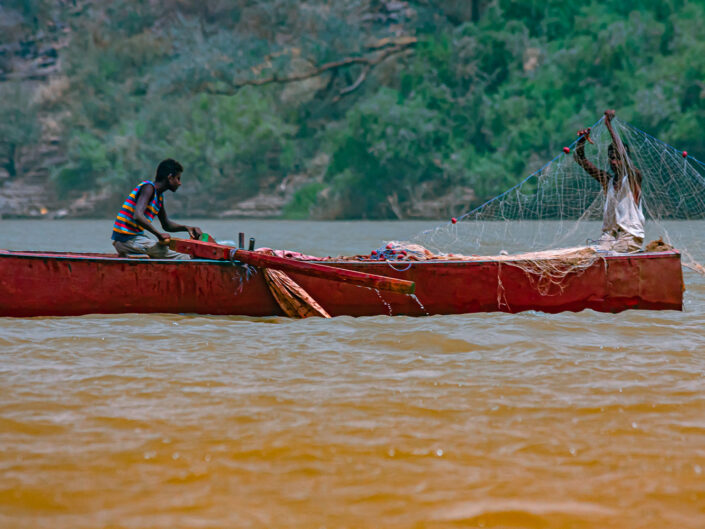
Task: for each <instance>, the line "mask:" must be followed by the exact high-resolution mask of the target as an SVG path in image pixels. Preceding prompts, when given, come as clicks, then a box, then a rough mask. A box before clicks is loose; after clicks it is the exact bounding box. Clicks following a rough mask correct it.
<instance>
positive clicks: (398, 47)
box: [198, 37, 417, 101]
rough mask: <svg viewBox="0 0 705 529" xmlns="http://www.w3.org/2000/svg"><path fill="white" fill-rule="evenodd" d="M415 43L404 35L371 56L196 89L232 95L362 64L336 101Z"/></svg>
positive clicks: (206, 85)
mask: <svg viewBox="0 0 705 529" xmlns="http://www.w3.org/2000/svg"><path fill="white" fill-rule="evenodd" d="M416 43H417V39H416V37H404V38H403V39H399V42H398V43H396V44H394V45H390V44H389V43H387V42H385V43H384V44H383V45H382V47H378V48H377V49H376V50H375V52H374V53H375V55H373V56H362V57H346V58H344V59H341V60H339V61H332V62H327V63H325V64H322V65H321V66H318V67H315V68H313V69H311V70H309V71H307V72H301V73H294V74H291V75H287V76H283V77H279V75H278V74H276V73H275V74H272V75H270V76H269V77H263V78H259V79H244V80H241V81H238V80H230V79H222V78H220V79H219V80H220V81H222V82H224V83H226V84H227V85H228V86H227V87H226V88H216V87H214V86H213V85H212V84H211V83H205V84H203V85H201V86H200V87H199V88H198V91H200V92H205V93H208V94H216V95H234V94H235V93H236V92H237V91H238V90H240V88H244V87H245V86H263V85H268V84H274V83H277V84H288V83H295V82H297V81H304V80H306V79H311V78H313V77H318V76H320V75H323V74H325V73H327V72H336V71H338V70H340V69H342V68H348V67H350V66H353V65H356V64H361V65H363V66H364V68H363V70H362V73H361V74H360V76H359V77H358V78H357V80H356V81H355V82H354V83H353V84H352V85H350V86H348V87H346V88H344V89H343V90H341V92H340V93H339V94H338V95H337V96H336V98H335V100H336V101H337V100H339V99H340V98H341V97H342V96H344V95H346V94H349V93H350V92H353V91H355V90H356V89H357V88H358V87H359V86H360V85H361V84H362V83H363V82H364V81H365V79H366V78H367V74H368V73H369V71H370V70H371V69H372V68H374V67H375V66H377V65H378V64H380V63H382V62H383V61H385V60H386V59H388V58H389V57H391V56H393V55H398V54H400V53H403V52H405V51H407V50H408V49H410V48H411V47H412V46H414V45H415V44H416Z"/></svg>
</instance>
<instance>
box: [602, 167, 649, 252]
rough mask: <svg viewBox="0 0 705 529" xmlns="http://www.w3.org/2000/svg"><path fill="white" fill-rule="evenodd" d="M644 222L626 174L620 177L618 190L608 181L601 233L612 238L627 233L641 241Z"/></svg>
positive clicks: (639, 205) (639, 204) (642, 213)
mask: <svg viewBox="0 0 705 529" xmlns="http://www.w3.org/2000/svg"><path fill="white" fill-rule="evenodd" d="M645 222H646V221H645V219H644V212H643V210H642V209H641V200H639V203H638V204H637V203H636V201H635V200H634V195H633V194H632V187H631V186H630V185H629V177H628V176H627V173H624V176H622V182H621V184H620V186H619V189H615V188H614V182H612V181H610V182H609V183H608V184H607V196H606V197H605V209H604V215H603V218H602V233H603V234H609V235H612V236H613V237H619V235H620V233H628V234H630V235H632V236H633V237H635V238H637V239H641V240H642V241H643V239H644V224H645ZM640 242H641V241H640Z"/></svg>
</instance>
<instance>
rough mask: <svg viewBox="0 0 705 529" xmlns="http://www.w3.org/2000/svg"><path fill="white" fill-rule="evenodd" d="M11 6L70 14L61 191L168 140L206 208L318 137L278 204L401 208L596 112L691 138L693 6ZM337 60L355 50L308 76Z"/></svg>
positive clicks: (117, 169) (148, 162) (498, 178)
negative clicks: (285, 200) (292, 190)
mask: <svg viewBox="0 0 705 529" xmlns="http://www.w3.org/2000/svg"><path fill="white" fill-rule="evenodd" d="M10 4H11V5H10V7H9V8H8V9H14V10H15V12H16V13H19V16H21V17H25V18H26V19H30V18H31V19H32V20H35V18H37V17H38V18H37V19H41V17H46V16H48V15H47V14H46V13H47V12H50V13H51V16H52V17H54V19H56V18H57V17H58V18H61V17H63V19H64V21H65V23H66V24H67V25H68V26H70V27H71V28H72V32H71V35H72V37H71V40H70V44H69V46H68V47H67V48H65V49H64V50H62V61H63V62H62V64H63V68H64V73H65V75H67V76H68V79H69V81H70V88H69V90H67V92H66V94H65V96H64V97H63V98H62V100H61V101H60V102H59V103H55V106H54V107H52V108H49V109H46V108H45V109H43V111H45V112H57V113H60V114H61V115H62V116H64V121H63V126H64V130H65V131H66V133H65V149H66V153H67V160H66V162H65V164H64V165H63V166H62V167H58V168H56V171H55V174H54V181H55V183H56V185H57V186H58V188H59V189H61V190H63V191H64V192H71V191H72V190H75V189H85V188H87V187H96V186H110V187H111V188H112V189H114V190H115V192H116V193H120V194H121V193H123V192H124V190H125V189H126V188H128V187H130V185H131V184H132V183H133V182H134V181H135V180H138V179H140V178H143V177H144V176H148V175H150V174H151V173H152V172H153V171H154V167H155V166H156V164H157V163H158V162H159V160H161V159H162V158H165V157H168V156H171V157H175V158H176V159H178V160H180V161H181V162H182V163H183V164H184V166H185V167H186V172H187V174H186V175H185V181H186V182H189V185H187V188H185V189H184V191H183V192H187V193H190V194H193V195H194V196H196V197H198V200H191V201H190V204H194V203H198V202H200V203H202V204H204V207H203V208H202V210H203V211H208V210H209V211H211V212H214V211H216V210H217V208H220V207H226V205H227V204H232V203H233V202H236V201H237V200H242V199H245V198H247V197H249V196H252V195H253V194H255V193H257V192H260V191H264V192H266V191H267V190H268V189H271V188H272V186H273V185H276V183H277V182H279V181H282V180H283V179H285V178H286V177H287V176H289V175H291V174H295V173H305V172H306V171H307V167H308V166H309V162H310V160H311V159H313V158H314V157H316V156H317V155H320V154H321V153H325V154H326V155H328V159H329V160H330V162H329V166H328V168H327V170H326V171H325V173H324V176H323V177H322V179H321V178H319V179H316V178H312V179H311V181H310V182H309V183H308V184H306V185H305V186H304V187H303V188H302V189H301V191H300V192H299V193H296V194H294V196H293V198H292V202H291V204H290V205H289V207H288V208H286V209H285V211H286V212H287V214H289V215H291V216H295V217H301V216H305V215H306V214H309V213H310V214H315V215H317V216H322V217H329V218H330V217H334V218H335V217H345V218H393V217H395V216H396V217H404V216H407V215H410V214H412V213H411V212H412V210H414V208H415V205H416V204H417V203H420V202H422V201H428V200H432V199H433V198H434V197H444V196H448V194H449V193H452V192H453V190H455V189H459V188H469V189H472V191H473V194H474V204H479V203H481V202H483V201H484V200H486V199H487V198H489V197H491V196H493V195H495V194H497V193H499V192H501V191H502V190H504V189H506V188H507V187H509V186H511V185H513V184H514V183H515V182H517V181H518V180H519V179H521V178H523V177H524V176H526V174H528V173H529V172H531V171H533V170H536V169H537V168H538V167H540V166H541V165H542V164H543V163H544V162H545V161H547V160H549V159H551V158H553V157H554V156H555V155H556V154H557V153H558V152H560V149H561V147H562V146H563V145H564V144H566V143H569V142H570V140H571V136H572V135H573V134H574V132H575V131H576V130H577V129H579V128H582V127H585V126H589V125H590V124H592V123H593V122H594V121H596V120H597V119H598V118H599V116H600V114H601V112H602V111H603V110H604V109H606V108H616V109H617V111H618V115H619V116H620V117H621V118H622V119H624V120H627V121H630V122H632V123H633V124H635V125H636V126H638V127H640V128H643V129H644V130H647V131H649V132H650V133H651V134H653V135H654V136H658V137H660V138H661V139H663V140H664V141H667V142H669V143H672V144H674V145H677V146H679V147H681V148H683V149H687V150H688V151H689V152H691V153H692V154H695V155H696V156H697V155H698V154H699V155H700V156H701V157H702V155H703V154H705V137H704V136H703V135H702V133H701V131H702V130H703V129H704V128H705V104H704V103H705V84H704V81H703V80H704V79H705V41H703V39H702V38H701V33H702V28H703V27H705V7H704V6H703V5H702V4H701V3H690V2H686V1H685V0H666V1H656V0H642V1H639V2H637V1H635V0H619V1H618V0H606V1H600V2H598V1H596V0H593V1H589V2H585V3H581V4H575V3H566V2H563V1H560V0H548V1H542V2H539V1H536V0H492V1H487V0H472V1H469V2H463V1H460V0H458V1H450V0H449V1H448V2H442V3H437V2H430V1H427V0H410V1H408V2H391V1H382V0H353V1H350V2H327V1H323V0H315V1H311V2H305V3H301V2H290V1H288V0H267V1H262V2H255V3H253V2H250V1H248V0H235V1H233V2H222V1H219V0H200V1H199V2H188V1H183V0H165V1H163V2H142V1H138V0H113V1H111V2H107V1H104V2H100V1H97V2H92V3H85V4H83V3H81V2H79V4H80V5H79V7H80V9H78V8H76V9H78V10H76V9H74V10H69V9H68V8H65V9H63V10H62V9H61V8H59V9H57V8H56V4H55V3H51V2H48V1H42V0H33V2H31V3H22V2H15V3H14V4H13V3H12V2H11V3H10ZM15 4H16V5H15ZM66 5H68V4H66ZM13 6H14V7H13ZM51 6H53V7H51ZM81 6H82V7H81ZM410 38H413V39H414V40H413V42H414V45H413V46H408V43H409V42H411V41H410V40H406V41H402V40H400V39H410ZM399 42H406V43H407V44H405V45H404V46H401V47H399V48H398V49H397V50H395V53H394V54H390V55H389V57H386V56H385V57H381V56H380V53H382V52H383V50H385V49H386V50H388V49H390V48H389V47H390V46H392V47H393V46H395V43H399ZM346 58H355V60H354V61H351V62H350V63H349V64H348V63H346V64H344V65H341V66H336V67H334V68H330V69H323V70H321V71H320V72H316V69H317V68H320V67H321V65H326V64H330V63H336V62H340V61H342V60H343V59H346ZM357 58H359V59H360V60H357ZM377 59H379V60H378V61H377ZM365 60H366V61H367V62H365ZM375 61H377V62H375ZM307 72H314V73H315V75H311V76H310V77H307V78H306V79H303V80H300V81H297V82H289V81H290V79H291V77H292V76H301V75H304V76H305V74H306V73H307ZM263 79H267V82H266V83H264V84H263V85H262V86H246V85H247V84H251V83H252V82H260V81H262V80H263ZM7 106H8V105H7V103H6V102H5V101H0V111H3V112H6V111H7ZM466 205H467V204H466ZM470 205H472V204H470ZM453 207H455V206H453V204H450V203H449V204H448V209H449V211H448V213H451V212H452V211H450V210H451V209H452V208H453ZM209 208H210V209H209ZM414 211H416V212H415V213H414V214H416V215H418V214H419V212H418V208H417V209H416V210H414ZM437 211H438V210H435V212H437ZM435 212H434V213H435ZM421 214H423V213H421Z"/></svg>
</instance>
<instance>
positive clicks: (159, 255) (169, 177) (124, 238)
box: [112, 158, 201, 259]
mask: <svg viewBox="0 0 705 529" xmlns="http://www.w3.org/2000/svg"><path fill="white" fill-rule="evenodd" d="M183 171H184V168H183V167H181V164H180V163H179V162H177V161H176V160H172V159H171V158H169V159H167V160H164V161H162V162H161V163H160V164H159V166H158V167H157V174H156V176H155V178H154V182H152V181H151V180H145V181H144V182H140V183H139V184H138V185H137V187H135V188H134V189H133V190H132V192H131V193H130V194H129V195H128V197H127V199H126V200H125V202H124V204H123V205H122V208H120V211H119V213H118V214H117V218H116V219H115V224H114V225H113V235H112V240H113V246H114V247H115V249H116V250H117V252H118V254H120V255H123V256H124V255H129V254H146V255H148V256H149V257H152V258H154V259H189V258H190V256H188V255H186V254H183V253H178V252H174V251H172V250H170V249H169V246H168V244H169V234H167V233H161V232H159V231H157V229H156V228H155V227H154V226H153V225H152V219H154V217H155V216H159V222H161V225H162V229H164V230H165V231H168V232H175V231H187V232H188V234H189V235H190V236H191V238H192V239H198V238H199V237H200V236H201V230H200V228H196V227H195V226H183V225H181V224H176V223H175V222H172V221H171V220H169V217H168V216H167V214H166V208H165V207H164V196H163V195H164V192H165V191H174V192H175V191H176V190H177V189H179V186H181V173H182V172H183ZM144 230H147V231H148V232H150V233H151V234H153V235H154V236H155V237H156V238H157V239H156V240H155V239H152V238H151V237H147V236H146V235H145V233H144Z"/></svg>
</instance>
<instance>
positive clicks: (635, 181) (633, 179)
mask: <svg viewBox="0 0 705 529" xmlns="http://www.w3.org/2000/svg"><path fill="white" fill-rule="evenodd" d="M614 114H615V112H614V110H605V125H606V126H607V130H608V131H609V133H610V136H611V137H612V143H613V144H614V146H615V147H616V149H617V154H618V155H619V158H620V160H621V161H622V164H623V165H624V167H625V168H626V170H627V175H628V176H629V187H631V189H632V194H633V195H634V200H635V201H636V203H637V204H638V203H639V201H640V200H641V171H640V170H639V169H637V168H636V167H635V166H634V164H633V163H632V160H631V158H630V157H629V153H628V152H627V150H626V149H625V148H624V143H622V138H620V137H619V134H617V133H616V132H615V131H614V128H613V127H612V118H614Z"/></svg>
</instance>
